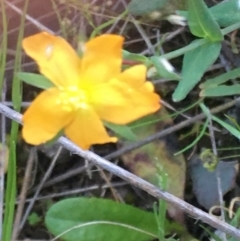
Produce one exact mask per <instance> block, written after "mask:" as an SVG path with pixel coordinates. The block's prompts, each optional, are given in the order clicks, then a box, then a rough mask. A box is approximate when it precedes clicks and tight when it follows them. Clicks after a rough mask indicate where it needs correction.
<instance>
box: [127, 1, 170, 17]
mask: <svg viewBox="0 0 240 241" xmlns="http://www.w3.org/2000/svg"><path fill="white" fill-rule="evenodd" d="M167 2H168V0H151V1H142V0H131V2H130V3H129V4H128V10H129V12H130V13H132V14H135V15H144V14H148V13H150V12H153V11H155V10H159V9H161V8H162V7H164V5H165V4H166V3H167Z"/></svg>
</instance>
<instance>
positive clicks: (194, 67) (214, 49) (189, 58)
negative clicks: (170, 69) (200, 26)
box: [172, 42, 221, 102]
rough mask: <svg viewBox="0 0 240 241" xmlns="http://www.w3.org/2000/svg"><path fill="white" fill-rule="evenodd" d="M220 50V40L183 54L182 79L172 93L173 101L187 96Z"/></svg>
mask: <svg viewBox="0 0 240 241" xmlns="http://www.w3.org/2000/svg"><path fill="white" fill-rule="evenodd" d="M220 50H221V43H220V42H215V43H211V42H208V43H206V44H204V45H201V46H199V47H198V48H195V49H193V50H191V51H189V52H187V53H186V54H185V55H184V58H183V68H182V80H180V82H179V84H178V86H177V88H176V90H175V91H174V93H173V96H172V98H173V101H176V102H177V101H181V100H183V99H184V98H185V97H186V96H187V94H188V93H189V92H190V91H191V90H192V89H193V88H194V87H195V85H196V84H197V83H198V82H199V81H200V80H201V78H202V76H203V74H204V73H205V71H206V70H207V69H208V68H209V67H210V66H211V65H212V64H213V63H214V62H215V60H216V59H217V57H218V55H219V53H220Z"/></svg>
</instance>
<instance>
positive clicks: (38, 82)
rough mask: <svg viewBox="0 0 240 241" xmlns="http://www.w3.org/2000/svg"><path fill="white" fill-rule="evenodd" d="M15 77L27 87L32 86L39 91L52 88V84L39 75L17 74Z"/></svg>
mask: <svg viewBox="0 0 240 241" xmlns="http://www.w3.org/2000/svg"><path fill="white" fill-rule="evenodd" d="M17 76H18V78H19V79H21V80H22V81H24V82H25V83H27V84H29V85H33V86H35V87H38V88H40V89H48V88H51V87H53V86H54V85H53V83H51V82H50V80H48V79H47V78H45V77H44V76H43V75H40V74H32V73H25V72H19V73H17Z"/></svg>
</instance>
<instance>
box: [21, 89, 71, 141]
mask: <svg viewBox="0 0 240 241" xmlns="http://www.w3.org/2000/svg"><path fill="white" fill-rule="evenodd" d="M59 94H60V92H59V90H58V89H57V88H51V89H48V90H46V91H43V92H42V93H41V94H40V95H39V96H38V97H37V98H36V99H35V100H34V101H33V103H32V104H31V106H30V107H29V108H28V109H27V111H26V112H25V113H24V115H23V131H22V133H23V138H24V140H25V141H26V142H27V143H29V144H32V145H39V144H43V143H45V142H46V141H49V140H51V139H52V138H53V137H55V136H56V134H57V133H58V132H59V131H60V130H62V129H63V127H64V126H66V125H67V124H68V123H69V122H70V121H71V120H72V118H73V116H74V114H75V113H74V112H69V110H68V109H66V108H64V106H63V105H60V104H59V103H58V99H59ZM65 107H66V106H65Z"/></svg>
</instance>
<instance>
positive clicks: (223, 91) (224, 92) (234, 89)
mask: <svg viewBox="0 0 240 241" xmlns="http://www.w3.org/2000/svg"><path fill="white" fill-rule="evenodd" d="M239 94H240V84H236V85H231V86H228V85H219V86H215V87H212V88H207V89H203V90H202V91H201V92H200V94H199V95H200V96H201V97H210V96H211V97H217V96H228V95H239Z"/></svg>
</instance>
